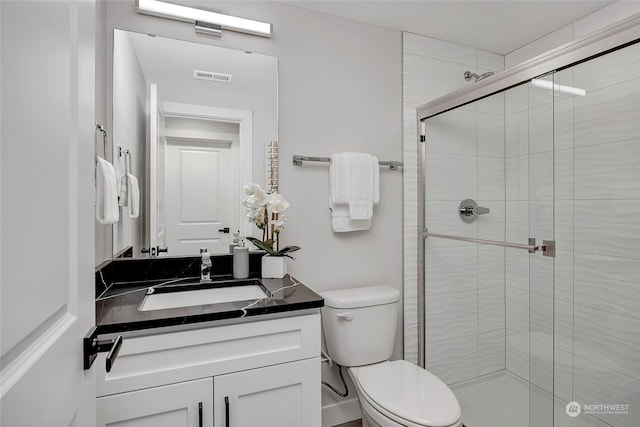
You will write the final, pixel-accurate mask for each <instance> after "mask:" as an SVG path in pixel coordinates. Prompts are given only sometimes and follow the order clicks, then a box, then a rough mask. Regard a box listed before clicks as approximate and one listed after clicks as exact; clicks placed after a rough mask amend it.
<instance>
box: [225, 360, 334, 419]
mask: <svg viewBox="0 0 640 427" xmlns="http://www.w3.org/2000/svg"><path fill="white" fill-rule="evenodd" d="M320 412H321V403H320V358H319V357H318V358H313V359H306V360H301V361H298V362H291V363H284V364H282V365H274V366H268V367H266V368H259V369H252V370H248V371H242V372H237V373H233V374H227V375H220V376H217V377H215V378H214V414H215V426H216V427H319V426H320V424H321V422H320V421H321V420H320V417H321V415H320ZM227 418H228V422H227Z"/></svg>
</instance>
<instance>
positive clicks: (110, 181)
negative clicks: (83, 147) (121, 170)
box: [96, 157, 120, 224]
mask: <svg viewBox="0 0 640 427" xmlns="http://www.w3.org/2000/svg"><path fill="white" fill-rule="evenodd" d="M96 219H97V220H98V221H99V222H100V223H101V224H115V223H116V222H118V220H119V219H120V212H119V209H118V190H117V179H116V171H115V170H114V169H113V165H112V164H111V163H109V162H108V161H106V160H105V159H103V158H101V157H98V158H97V159H96Z"/></svg>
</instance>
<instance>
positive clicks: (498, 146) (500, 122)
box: [476, 98, 505, 159]
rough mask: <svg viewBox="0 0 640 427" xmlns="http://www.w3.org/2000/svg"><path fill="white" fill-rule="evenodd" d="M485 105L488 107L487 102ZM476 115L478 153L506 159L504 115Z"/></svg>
mask: <svg viewBox="0 0 640 427" xmlns="http://www.w3.org/2000/svg"><path fill="white" fill-rule="evenodd" d="M487 99H491V98H487ZM486 102H488V101H486ZM484 105H485V109H486V105H487V104H486V103H485V104H484ZM476 116H477V125H476V126H477V133H478V155H479V156H485V157H496V158H500V159H504V139H505V136H504V129H505V124H504V115H503V114H500V115H497V114H486V113H476Z"/></svg>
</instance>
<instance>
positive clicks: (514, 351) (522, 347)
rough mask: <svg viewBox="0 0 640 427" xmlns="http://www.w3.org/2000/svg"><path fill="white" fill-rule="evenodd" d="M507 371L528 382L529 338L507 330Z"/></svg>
mask: <svg viewBox="0 0 640 427" xmlns="http://www.w3.org/2000/svg"><path fill="white" fill-rule="evenodd" d="M506 350H507V364H506V366H507V370H508V371H510V372H512V373H514V374H515V375H518V376H519V377H520V378H522V379H524V380H527V381H528V380H529V337H528V336H526V335H520V334H518V333H517V332H513V331H511V330H509V329H507V346H506Z"/></svg>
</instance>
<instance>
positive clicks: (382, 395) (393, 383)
mask: <svg viewBox="0 0 640 427" xmlns="http://www.w3.org/2000/svg"><path fill="white" fill-rule="evenodd" d="M322 297H323V298H324V300H325V306H324V307H323V308H322V326H323V329H324V334H325V338H326V341H327V353H328V354H329V357H331V358H332V359H333V360H334V362H336V363H337V364H338V365H340V366H344V367H348V368H349V369H348V372H349V376H350V377H351V379H352V380H353V383H354V384H355V386H356V391H357V394H358V400H359V402H360V406H361V408H362V419H363V426H380V427H401V426H405V427H462V421H461V416H462V414H461V409H460V404H459V403H458V400H457V399H456V397H455V395H454V394H453V392H452V391H451V389H449V387H448V386H447V385H446V384H445V383H444V382H443V381H442V380H440V379H439V378H437V377H436V376H435V375H433V374H431V373H430V372H428V371H426V370H425V369H422V368H420V367H418V366H416V365H414V364H412V363H410V362H407V361H404V360H396V361H388V359H389V358H390V357H391V354H392V353H393V346H394V342H395V331H396V323H397V320H396V319H397V313H398V311H397V310H398V299H399V292H398V291H397V290H396V289H394V288H391V287H389V286H370V287H363V288H351V289H340V290H336V291H327V292H324V293H322Z"/></svg>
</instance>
